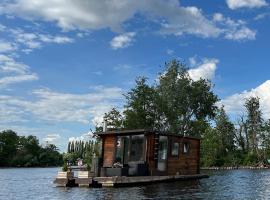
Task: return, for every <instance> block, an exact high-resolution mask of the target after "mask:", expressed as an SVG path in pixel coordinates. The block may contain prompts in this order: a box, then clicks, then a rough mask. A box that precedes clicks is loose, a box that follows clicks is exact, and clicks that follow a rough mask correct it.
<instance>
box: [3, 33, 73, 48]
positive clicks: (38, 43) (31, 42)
mask: <svg viewBox="0 0 270 200" xmlns="http://www.w3.org/2000/svg"><path fill="white" fill-rule="evenodd" d="M7 32H10V33H11V34H12V37H13V38H14V39H15V42H16V43H18V44H22V45H23V46H24V47H26V48H28V49H36V48H41V47H42V44H43V43H55V44H65V43H72V42H74V40H73V39H72V38H69V37H66V36H59V35H50V34H41V33H35V32H33V33H32V32H25V31H24V30H22V29H10V30H9V31H7Z"/></svg>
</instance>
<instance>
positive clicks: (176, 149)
mask: <svg viewBox="0 0 270 200" xmlns="http://www.w3.org/2000/svg"><path fill="white" fill-rule="evenodd" d="M178 155H179V143H178V142H174V143H172V156H178Z"/></svg>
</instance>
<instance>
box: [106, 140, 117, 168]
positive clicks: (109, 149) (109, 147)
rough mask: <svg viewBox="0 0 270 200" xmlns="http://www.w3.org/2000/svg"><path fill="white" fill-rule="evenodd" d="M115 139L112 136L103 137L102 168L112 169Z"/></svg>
mask: <svg viewBox="0 0 270 200" xmlns="http://www.w3.org/2000/svg"><path fill="white" fill-rule="evenodd" d="M115 139H116V137H115V136H114V135H106V136H104V137H103V167H112V165H113V163H114V158H115V156H114V154H115V142H116V141H115Z"/></svg>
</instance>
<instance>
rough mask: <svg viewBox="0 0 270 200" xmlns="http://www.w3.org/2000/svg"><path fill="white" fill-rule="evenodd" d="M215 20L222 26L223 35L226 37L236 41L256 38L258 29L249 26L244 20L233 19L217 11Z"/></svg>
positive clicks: (214, 16)
mask: <svg viewBox="0 0 270 200" xmlns="http://www.w3.org/2000/svg"><path fill="white" fill-rule="evenodd" d="M213 21H214V22H216V24H218V25H219V26H220V27H222V35H224V38H225V39H228V40H235V41H246V40H255V39H256V33H257V32H256V30H252V29H250V28H248V27H247V26H246V22H245V21H243V20H232V19H231V18H229V17H224V16H223V15H222V14H221V13H215V14H214V15H213Z"/></svg>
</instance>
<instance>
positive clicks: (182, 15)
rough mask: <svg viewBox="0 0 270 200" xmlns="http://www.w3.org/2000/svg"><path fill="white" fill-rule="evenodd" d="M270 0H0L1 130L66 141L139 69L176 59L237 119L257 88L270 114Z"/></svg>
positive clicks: (153, 72) (91, 122)
mask: <svg viewBox="0 0 270 200" xmlns="http://www.w3.org/2000/svg"><path fill="white" fill-rule="evenodd" d="M269 20H270V2H269V1H268V0H219V1H212V0H204V1H195V0H181V1H178V0H147V1H145V0H137V1H129V0H103V1H101V0H76V1H74V0H1V1H0V131H1V130H5V129H12V130H14V131H16V132H17V133H18V134H19V135H30V134H32V135H36V136H37V137H38V138H39V139H40V142H41V143H46V142H49V143H54V144H56V145H57V146H58V147H59V148H60V149H61V150H62V151H65V148H66V146H67V142H68V140H73V139H80V138H82V139H83V138H84V139H85V138H88V136H89V131H90V130H91V129H92V130H93V129H94V128H93V127H94V126H95V124H97V123H100V122H101V121H102V116H103V114H104V113H105V112H107V111H109V110H110V109H111V108H112V107H116V108H118V109H121V108H122V106H123V104H124V97H123V94H124V93H126V92H127V91H128V90H129V89H130V88H132V87H133V86H134V80H135V79H136V77H138V76H146V77H148V78H149V83H150V84H151V83H153V82H154V81H155V80H156V78H157V76H158V73H160V72H162V71H163V70H164V64H165V62H168V61H170V60H172V59H178V60H180V61H181V62H184V63H185V64H186V65H187V66H188V67H189V74H190V76H191V78H192V79H194V80H198V79H199V78H205V79H209V80H211V81H212V82H213V84H214V88H213V90H214V92H215V93H216V94H217V95H218V96H219V98H220V102H219V103H220V104H223V105H224V106H225V109H226V111H227V112H228V114H229V115H230V116H231V118H232V120H234V119H236V118H237V116H239V115H241V114H242V113H243V112H244V108H243V104H244V101H245V99H246V98H248V97H250V96H258V97H259V98H260V101H261V108H262V110H263V114H264V117H265V118H266V119H268V118H270V66H269V63H270V62H269V60H270V51H269V48H270V40H269V35H270V23H269Z"/></svg>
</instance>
